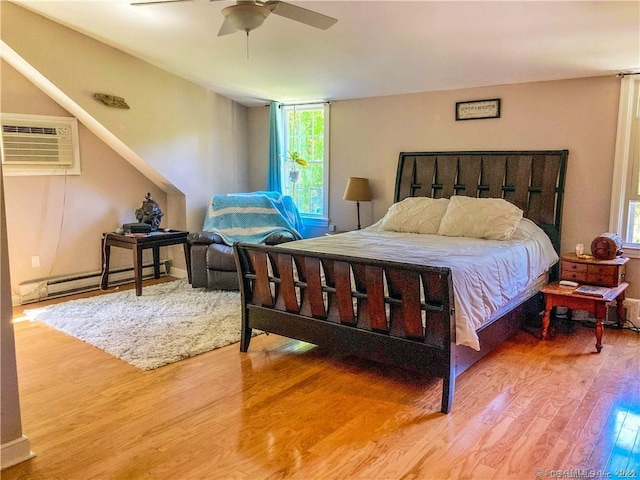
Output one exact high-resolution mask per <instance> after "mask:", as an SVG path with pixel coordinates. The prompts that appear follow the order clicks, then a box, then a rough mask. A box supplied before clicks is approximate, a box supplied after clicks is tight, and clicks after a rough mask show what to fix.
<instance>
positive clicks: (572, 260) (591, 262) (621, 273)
mask: <svg viewBox="0 0 640 480" xmlns="http://www.w3.org/2000/svg"><path fill="white" fill-rule="evenodd" d="M628 261H629V259H628V258H623V257H617V258H614V259H613V260H598V259H596V258H588V259H583V258H578V256H577V255H576V254H575V253H567V254H565V255H562V257H561V258H560V280H572V281H574V282H578V283H586V284H587V285H598V286H600V287H617V286H618V285H620V284H621V283H622V282H624V279H625V273H626V272H625V269H626V267H625V264H626V263H627V262H628Z"/></svg>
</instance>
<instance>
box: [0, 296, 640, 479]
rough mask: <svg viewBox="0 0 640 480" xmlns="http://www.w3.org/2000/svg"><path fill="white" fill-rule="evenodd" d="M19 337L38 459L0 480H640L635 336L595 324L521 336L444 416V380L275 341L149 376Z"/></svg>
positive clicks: (58, 341) (34, 330) (30, 330)
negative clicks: (598, 338)
mask: <svg viewBox="0 0 640 480" xmlns="http://www.w3.org/2000/svg"><path fill="white" fill-rule="evenodd" d="M143 292H144V290H143ZM33 306H34V305H30V306H28V307H33ZM20 312H21V309H20V308H16V309H14V316H15V317H19V316H20ZM15 337H16V349H17V361H18V379H19V386H20V395H21V410H22V423H23V431H24V434H25V435H26V436H27V437H28V438H29V439H30V442H31V447H32V450H33V451H34V452H35V454H36V457H35V458H33V459H31V460H29V461H26V462H23V463H22V464H19V465H17V466H14V467H11V468H9V469H6V470H4V471H2V475H1V477H2V480H14V479H47V480H49V479H61V480H62V479H82V480H85V479H138V478H140V479H171V480H177V479H178V480H179V479H185V480H187V479H200V478H202V479H267V478H268V479H277V478H296V479H305V480H307V479H431V478H434V479H446V478H456V479H535V478H540V479H546V478H558V477H564V478H579V477H583V478H585V477H588V478H639V477H638V472H640V433H639V432H640V336H639V335H638V334H636V333H634V332H631V331H629V330H615V329H607V330H606V331H605V334H604V342H603V343H604V348H603V350H602V353H600V354H596V353H595V348H594V343H595V337H594V333H593V330H592V329H591V328H587V327H584V326H576V328H575V329H574V331H573V332H572V333H568V334H559V335H558V336H557V337H556V338H555V339H553V340H550V341H544V342H543V341H540V340H539V339H537V338H536V337H534V336H533V335H530V334H529V333H526V332H524V331H522V332H520V333H518V334H517V335H516V336H515V337H514V338H513V339H512V340H510V341H508V342H506V343H504V344H503V345H501V346H500V347H498V348H497V349H496V350H495V351H494V352H492V353H491V354H490V355H488V356H487V357H486V358H484V359H483V360H481V361H480V362H479V363H478V364H476V365H475V366H473V367H472V368H471V369H470V370H468V371H467V372H465V373H463V374H462V375H461V376H460V377H458V380H457V386H456V395H455V399H454V404H453V410H452V412H451V413H450V414H449V415H443V414H441V413H440V412H439V409H440V394H441V383H440V381H438V380H433V379H429V378H425V377H423V376H420V375H417V374H413V373H409V372H406V371H402V370H398V369H393V368H387V367H383V366H380V365H377V364H374V363H369V362H365V361H362V360H359V359H355V358H349V357H346V358H344V357H335V356H332V355H330V354H328V353H327V352H326V351H323V350H321V349H318V348H316V347H314V346H312V345H309V344H305V343H302V342H298V341H293V340H289V339H286V338H283V337H279V336H276V335H269V336H267V335H260V336H259V337H256V338H254V339H253V341H252V343H251V345H250V348H249V352H248V353H240V352H239V349H238V344H236V345H230V346H228V347H224V348H221V349H218V350H214V351H212V352H208V353H205V354H202V355H199V356H197V357H194V358H191V359H188V360H184V361H181V362H178V363H174V364H171V365H168V366H165V367H161V368H159V369H157V370H153V371H141V370H137V369H136V368H134V367H132V366H130V365H128V364H126V363H124V362H122V361H120V360H118V359H116V358H114V357H111V356H110V355H108V354H106V353H104V352H102V351H101V350H99V349H97V348H94V347H92V346H90V345H88V344H86V343H83V342H82V341H80V340H77V339H75V338H72V337H69V336H67V335H65V334H62V333H59V332H57V331H55V330H53V329H51V328H48V327H46V326H45V325H43V324H40V323H37V322H34V323H32V322H29V321H19V322H17V323H16V324H15Z"/></svg>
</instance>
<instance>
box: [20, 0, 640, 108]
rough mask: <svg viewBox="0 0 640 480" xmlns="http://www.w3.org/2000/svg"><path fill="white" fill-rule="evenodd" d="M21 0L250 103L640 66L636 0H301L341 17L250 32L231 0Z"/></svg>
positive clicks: (271, 23) (270, 23)
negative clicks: (237, 22) (134, 1)
mask: <svg viewBox="0 0 640 480" xmlns="http://www.w3.org/2000/svg"><path fill="white" fill-rule="evenodd" d="M14 3H17V4H19V5H22V6H24V7H25V8H27V9H29V10H32V11H34V12H37V13H39V14H41V15H43V16H45V17H47V18H50V19H52V20H54V21H56V22H59V23H61V24H64V25H66V26H68V27H70V28H73V29H74V30H77V31H79V32H82V33H84V34H86V35H89V36H90V37H93V38H95V39H98V40H100V41H102V42H104V43H106V44H109V45H111V46H113V47H116V48H118V49H120V50H122V51H124V52H127V53H129V54H131V55H134V56H136V57H139V58H141V59H143V60H146V61H147V62H149V63H151V64H153V65H156V66H158V67H161V68H163V69H165V70H168V71H170V72H172V73H175V74H177V75H180V76H181V77H184V78H186V79H188V80H191V81H193V82H195V83H197V84H200V85H203V86H205V87H207V88H209V89H211V90H213V91H215V92H218V93H220V94H222V95H225V96H227V97H229V98H232V99H234V100H236V101H238V102H240V103H242V104H244V105H247V106H253V105H261V104H264V102H265V101H268V100H277V101H282V102H291V103H294V102H307V101H317V100H341V99H348V98H362V97H374V96H384V95H395V94H403V93H413V92H427V91H436V90H453V89H460V88H470V87H480V86H487V85H500V84H512V83H522V82H531V81H544V80H557V79H565V78H578V77H590V76H598V75H607V74H613V73H617V72H620V71H638V70H639V69H640V2H638V1H635V0H632V1H622V2H613V1H598V2H587V1H581V0H574V1H535V2H517V1H505V2H500V1H468V2H463V1H445V2H436V1H375V0H369V1H296V0H292V1H291V2H290V3H295V4H297V5H300V6H304V7H305V8H308V9H311V10H315V11H318V12H321V13H323V14H325V15H329V16H332V17H335V18H337V19H338V22H337V23H336V24H335V25H333V26H332V27H331V28H330V29H328V30H324V31H323V30H318V29H315V28H313V27H309V26H307V25H303V24H300V23H297V22H294V21H292V20H288V19H286V18H283V17H279V16H276V15H273V14H272V15H270V16H269V17H268V18H267V19H266V21H265V23H264V24H263V25H262V26H261V27H260V28H258V29H257V30H254V31H252V32H251V33H250V35H249V37H248V39H247V36H246V35H245V33H244V32H237V33H234V34H231V35H226V36H222V37H218V36H217V33H218V29H219V28H220V25H221V24H222V22H223V16H222V14H221V10H222V9H223V8H224V7H227V6H229V5H233V4H234V2H232V1H227V0H220V1H215V2H209V1H206V0H193V1H186V2H183V3H167V4H164V5H155V6H144V7H136V6H132V5H130V3H129V2H128V1H126V0H106V1H99V0H68V1H55V0H35V1H34V0H14ZM247 49H248V52H247Z"/></svg>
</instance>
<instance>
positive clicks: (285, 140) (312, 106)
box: [280, 102, 331, 227]
mask: <svg viewBox="0 0 640 480" xmlns="http://www.w3.org/2000/svg"><path fill="white" fill-rule="evenodd" d="M321 108H322V109H323V110H324V135H323V143H324V146H323V152H324V156H323V159H322V160H323V179H322V214H319V215H314V214H309V213H302V212H300V217H302V220H303V221H304V224H305V226H309V227H327V226H329V130H330V129H329V126H330V122H331V108H330V104H329V102H318V103H304V104H283V105H282V107H281V109H280V113H281V115H282V118H281V120H282V122H281V125H282V130H283V135H282V145H283V152H284V154H283V158H282V159H281V161H280V173H281V178H282V179H283V180H282V181H283V182H284V181H285V178H286V176H285V173H286V162H287V161H288V160H287V156H288V154H289V151H290V149H289V123H288V122H287V115H288V113H289V112H292V111H294V110H296V111H298V112H299V111H304V110H319V109H321ZM283 187H284V185H283ZM283 192H284V188H283Z"/></svg>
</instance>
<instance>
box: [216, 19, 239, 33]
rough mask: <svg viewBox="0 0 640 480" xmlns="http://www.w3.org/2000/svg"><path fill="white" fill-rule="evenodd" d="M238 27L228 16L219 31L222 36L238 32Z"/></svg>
mask: <svg viewBox="0 0 640 480" xmlns="http://www.w3.org/2000/svg"><path fill="white" fill-rule="evenodd" d="M236 32H237V30H236V27H234V26H233V25H232V24H231V22H230V21H229V19H228V18H225V19H224V22H222V26H221V27H220V30H219V31H218V36H219V37H222V36H223V35H229V34H230V33H236Z"/></svg>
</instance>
